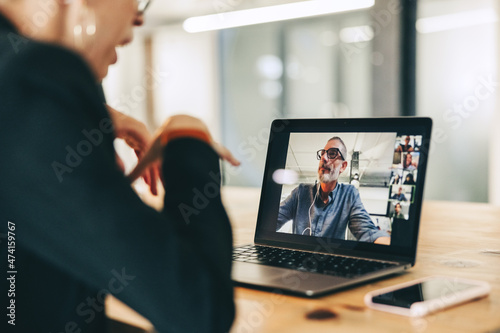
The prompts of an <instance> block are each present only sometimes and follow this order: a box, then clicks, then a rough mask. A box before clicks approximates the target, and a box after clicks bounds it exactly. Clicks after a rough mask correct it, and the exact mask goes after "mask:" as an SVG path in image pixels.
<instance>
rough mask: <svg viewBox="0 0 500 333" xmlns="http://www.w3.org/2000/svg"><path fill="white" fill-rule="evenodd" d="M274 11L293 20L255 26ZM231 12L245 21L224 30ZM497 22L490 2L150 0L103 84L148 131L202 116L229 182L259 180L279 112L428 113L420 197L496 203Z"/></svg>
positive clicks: (499, 186)
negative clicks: (227, 155)
mask: <svg viewBox="0 0 500 333" xmlns="http://www.w3.org/2000/svg"><path fill="white" fill-rule="evenodd" d="M306 3H308V4H306ZM304 4H306V5H308V6H311V8H313V11H314V14H321V15H315V16H310V17H300V16H301V15H306V14H307V13H309V12H310V8H309V9H307V8H306V7H295V6H297V5H299V6H303V5H304ZM338 5H340V7H339V6H338ZM275 6H280V7H275ZM335 6H337V7H335ZM354 6H357V7H354ZM297 8H298V9H297ZM275 9H277V11H276V10H275ZM271 12H273V13H279V14H280V15H281V14H287V13H292V14H296V15H295V16H299V17H296V18H293V19H288V20H284V21H277V22H268V23H258V24H255V23H257V21H258V20H260V21H265V19H266V18H267V15H270V14H269V13H271ZM297 13H298V14H297ZM205 15H212V17H211V19H212V21H209V20H207V19H201V18H199V17H200V16H205ZM233 15H245V16H244V17H243V16H238V17H237V18H236V19H234V20H235V22H236V23H243V22H246V20H248V23H250V24H251V25H247V26H241V27H231V28H224V29H220V24H225V23H229V22H231V21H232V20H233ZM499 16H500V3H499V2H498V1H497V0H475V1H470V0H419V1H416V0H327V1H325V0H309V1H304V0H302V1H293V0H287V1H285V0H266V1H264V0H244V1H243V0H182V1H181V0H154V1H153V3H152V4H151V6H150V8H149V9H148V11H147V13H146V25H145V26H144V27H141V28H139V29H137V30H136V38H135V40H134V42H133V43H132V44H131V45H129V46H127V47H124V48H120V49H119V53H118V55H119V61H118V64H116V65H114V66H113V67H112V69H111V71H110V73H109V75H108V77H107V78H106V79H105V81H104V89H105V92H106V97H107V100H108V103H109V104H110V105H111V106H113V107H115V108H116V109H118V110H119V111H122V112H123V113H126V114H128V115H131V116H133V117H135V118H137V119H139V120H141V121H143V122H144V123H145V124H146V125H147V126H148V128H149V129H150V130H151V131H154V130H155V129H156V128H157V127H158V126H159V125H160V124H161V123H162V122H163V120H164V119H165V118H166V117H168V116H169V115H173V114H177V113H187V114H191V115H194V116H197V117H200V118H202V119H203V120H204V121H205V122H206V123H207V124H208V125H209V127H210V129H211V130H212V133H213V135H214V137H215V138H216V139H217V140H218V141H220V142H222V143H223V144H224V145H226V146H227V147H228V148H230V149H231V150H232V151H233V153H234V154H235V155H236V157H238V158H239V159H240V160H241V161H242V162H243V163H242V166H241V167H240V168H238V169H234V168H231V167H228V166H227V165H224V172H225V178H224V182H225V184H226V185H230V186H248V187H259V186H260V185H261V182H262V176H263V169H264V162H265V156H266V150H267V141H268V135H269V127H270V123H271V121H272V120H273V119H275V118H283V117H286V118H304V117H308V118H313V117H314V118H332V117H334V118H335V117H380V116H429V117H431V118H432V119H433V121H434V131H433V132H434V133H433V142H432V144H431V147H432V150H431V153H430V159H429V168H428V173H427V178H426V185H425V186H426V190H425V194H424V198H425V199H427V200H446V201H470V202H490V203H493V204H496V205H500V131H498V129H497V127H498V126H499V125H500V105H499V104H500V97H499V96H500V95H499V94H498V90H499V86H498V83H497V82H498V78H499V66H498V63H499V61H500V52H499V48H498V45H499V43H500V27H499V23H498V19H499ZM197 17H198V18H197ZM188 19H189V20H188ZM186 20H188V21H186ZM214 24H215V25H214ZM199 30H207V31H200V32H192V31H199ZM188 31H191V32H188ZM118 146H119V147H118V149H119V150H120V154H121V155H122V156H123V157H124V159H125V160H126V162H127V164H128V167H129V168H130V167H131V165H132V164H133V163H134V157H133V153H132V152H130V151H127V149H126V148H125V147H124V146H123V145H120V144H119V143H118ZM200 163H203V161H200Z"/></svg>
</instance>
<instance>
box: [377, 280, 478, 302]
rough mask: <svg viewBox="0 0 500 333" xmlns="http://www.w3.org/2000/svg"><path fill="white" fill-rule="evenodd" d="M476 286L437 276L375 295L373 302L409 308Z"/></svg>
mask: <svg viewBox="0 0 500 333" xmlns="http://www.w3.org/2000/svg"><path fill="white" fill-rule="evenodd" d="M474 287H477V286H475V285H472V284H468V283H463V282H460V281H453V280H450V279H440V278H437V279H432V280H427V281H424V282H421V283H417V284H415V285H413V286H409V287H406V288H402V289H398V290H394V291H391V292H388V293H385V294H381V295H378V296H374V297H373V299H372V302H373V303H378V304H387V305H392V306H398V307H402V308H408V309H409V308H410V307H411V305H412V304H413V303H415V302H423V301H429V300H432V299H436V298H441V297H451V296H453V295H454V294H456V293H458V292H460V291H463V290H467V289H469V288H474Z"/></svg>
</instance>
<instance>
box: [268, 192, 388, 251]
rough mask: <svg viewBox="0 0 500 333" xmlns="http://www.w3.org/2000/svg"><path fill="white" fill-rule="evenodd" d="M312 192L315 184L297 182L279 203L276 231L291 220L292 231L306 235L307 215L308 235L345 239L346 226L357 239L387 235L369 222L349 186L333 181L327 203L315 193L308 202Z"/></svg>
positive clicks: (371, 239)
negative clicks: (298, 183) (334, 185)
mask: <svg viewBox="0 0 500 333" xmlns="http://www.w3.org/2000/svg"><path fill="white" fill-rule="evenodd" d="M316 191H317V185H312V184H300V185H299V186H298V187H296V188H295V189H294V190H293V191H292V193H290V195H289V196H288V197H287V198H286V199H285V200H283V202H282V203H281V205H280V210H279V214H278V224H277V228H276V230H279V229H280V228H281V227H282V226H283V225H284V224H285V223H286V222H288V221H290V220H293V222H292V232H293V233H294V234H299V235H309V229H308V228H309V216H310V217H311V227H312V228H311V229H312V231H311V235H312V236H318V237H328V238H337V239H345V233H346V229H347V226H349V229H350V230H351V232H352V234H353V235H354V236H355V237H356V239H357V240H358V241H363V242H374V241H375V240H376V239H377V238H379V237H389V235H388V234H387V233H385V232H383V231H381V230H379V229H378V228H377V227H376V226H375V225H374V224H373V222H372V220H371V218H370V215H368V212H367V211H366V210H365V207H364V206H363V203H362V202H361V199H360V197H359V193H358V190H357V189H356V188H355V187H354V186H353V185H350V184H342V183H337V186H336V187H335V189H334V190H333V191H332V192H331V193H330V194H329V201H328V203H327V204H325V203H324V202H323V201H322V200H321V199H320V198H319V194H318V196H317V197H316V200H315V201H314V205H313V204H312V203H313V199H314V197H315V194H316ZM311 206H312V207H311ZM309 209H310V215H309Z"/></svg>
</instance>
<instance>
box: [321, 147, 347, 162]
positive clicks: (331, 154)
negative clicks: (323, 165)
mask: <svg viewBox="0 0 500 333" xmlns="http://www.w3.org/2000/svg"><path fill="white" fill-rule="evenodd" d="M325 153H326V156H327V157H328V159H329V160H334V159H336V158H337V156H339V155H340V158H342V161H344V156H342V153H341V152H340V150H339V149H338V148H330V149H328V150H324V149H320V150H318V152H317V153H316V154H317V157H318V160H320V159H321V157H323V154H325Z"/></svg>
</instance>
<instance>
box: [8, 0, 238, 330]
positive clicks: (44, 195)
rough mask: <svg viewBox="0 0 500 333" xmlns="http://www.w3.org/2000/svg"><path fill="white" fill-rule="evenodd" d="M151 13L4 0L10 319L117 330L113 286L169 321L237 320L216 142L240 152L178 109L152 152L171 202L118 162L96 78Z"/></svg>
mask: <svg viewBox="0 0 500 333" xmlns="http://www.w3.org/2000/svg"><path fill="white" fill-rule="evenodd" d="M42 16H43V18H44V20H41V19H40V18H41V17H42ZM139 19H140V15H138V13H137V1H136V0H74V1H62V0H61V1H59V0H58V1H53V2H50V1H49V2H43V1H42V2H40V1H38V0H0V142H1V144H0V156H1V162H0V175H1V178H0V179H1V180H0V236H4V235H9V236H8V237H10V238H9V239H7V238H6V237H0V257H1V258H2V260H4V262H5V259H6V258H7V256H8V254H10V255H13V256H14V260H13V261H11V262H10V263H9V265H12V266H10V267H9V272H14V273H8V274H7V269H5V266H4V265H3V264H2V265H1V267H2V270H1V271H2V273H0V274H2V275H1V276H0V280H1V281H2V282H0V284H1V286H0V287H1V290H2V296H1V304H2V309H4V310H3V311H7V313H5V314H4V315H2V318H3V319H2V324H1V325H2V327H4V325H5V326H6V327H7V330H4V329H3V328H2V329H1V331H2V332H5V331H7V332H10V331H14V332H23V333H24V332H106V323H105V311H104V298H105V296H106V295H107V294H108V293H110V294H113V295H115V296H116V297H117V298H118V299H121V300H122V301H123V302H125V303H126V304H128V305H129V306H131V307H132V308H134V309H135V310H137V311H138V312H139V313H141V314H142V315H144V316H145V317H146V318H148V319H149V320H151V322H152V323H153V325H154V326H155V327H156V329H157V331H158V332H225V331H228V330H229V328H230V326H231V323H232V320H233V317H234V304H233V288H232V283H231V280H230V271H231V250H232V237H231V228H230V224H229V220H228V218H227V215H226V212H225V210H224V207H223V206H222V203H221V200H220V195H219V193H218V189H219V187H220V170H219V156H218V153H219V155H221V156H222V157H223V158H226V159H229V160H230V161H232V162H234V163H235V161H234V160H233V159H232V158H231V156H230V154H229V153H228V152H227V151H226V150H223V149H220V148H219V147H218V146H215V145H214V144H213V142H212V140H211V138H210V135H209V133H208V130H207V129H206V127H205V126H204V125H203V124H202V123H201V122H200V121H199V120H197V119H194V118H191V117H187V116H179V117H174V118H172V119H170V120H169V121H168V122H167V123H166V124H165V126H164V128H163V131H162V132H161V133H160V134H159V136H158V137H157V139H156V141H155V142H156V143H157V144H156V146H155V147H156V150H154V151H152V152H150V153H149V156H150V157H152V159H153V160H156V159H158V158H160V159H162V161H163V164H162V173H163V179H164V185H165V188H166V195H165V199H164V204H165V205H164V211H163V212H162V213H158V212H156V211H154V210H153V209H151V208H150V207H148V206H146V205H145V204H143V202H142V201H141V200H140V199H139V198H138V197H137V195H136V194H135V192H134V191H133V190H132V188H131V186H130V182H129V180H127V178H125V176H124V175H123V174H122V173H121V172H120V171H119V170H118V168H117V166H116V165H117V161H116V159H115V153H114V148H113V139H114V132H113V126H112V125H113V124H112V122H111V120H110V117H109V113H108V111H107V110H106V108H105V107H104V105H103V104H102V99H101V98H100V96H99V91H98V89H97V87H96V82H98V81H99V80H100V79H101V78H102V77H103V76H105V75H106V73H107V68H108V66H109V64H110V63H113V62H114V61H116V52H115V47H116V46H117V45H122V44H126V43H128V42H130V41H131V39H132V28H133V25H134V22H137V20H139ZM214 147H215V150H214ZM214 175H215V176H214ZM208 188H210V193H209V194H210V196H209V198H208V199H207V200H206V201H204V202H206V204H204V206H203V207H200V206H199V205H197V203H196V202H195V200H196V199H197V198H196V193H200V192H201V193H202V194H203V193H208V192H206V190H207V189H208ZM214 188H215V189H217V190H216V191H215V192H214V190H213V189H214ZM9 232H10V234H9ZM7 241H8V242H7ZM6 274H7V276H5V275H6ZM7 278H9V280H7ZM6 291H12V292H9V293H7V292H6ZM6 318H7V320H6Z"/></svg>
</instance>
